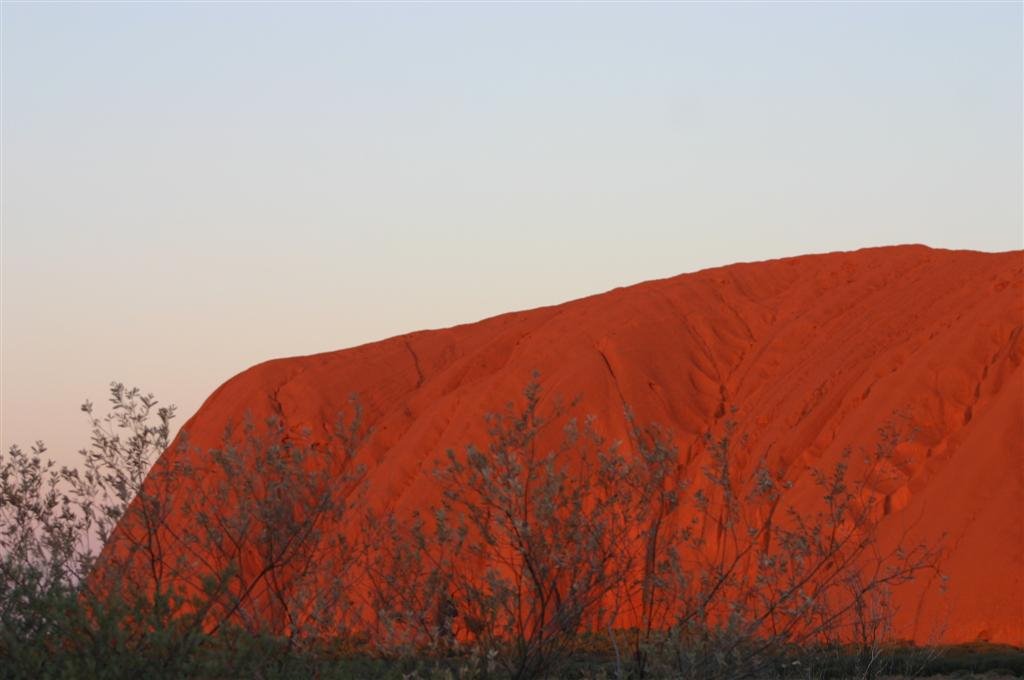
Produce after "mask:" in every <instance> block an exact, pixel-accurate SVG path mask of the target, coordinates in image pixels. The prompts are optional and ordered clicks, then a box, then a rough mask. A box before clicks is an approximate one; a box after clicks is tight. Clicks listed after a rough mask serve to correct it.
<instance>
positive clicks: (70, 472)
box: [0, 376, 938, 678]
mask: <svg viewBox="0 0 1024 680" xmlns="http://www.w3.org/2000/svg"><path fill="white" fill-rule="evenodd" d="M83 409H84V410H85V411H86V413H87V415H88V418H89V424H90V427H91V430H92V436H91V441H90V445H89V447H87V448H85V449H83V450H82V451H81V452H80V460H81V466H80V467H79V468H77V469H72V468H60V467H58V466H56V465H55V464H53V463H52V462H51V461H47V460H46V451H45V448H44V447H43V446H42V445H41V444H39V445H37V446H35V447H33V448H32V449H30V450H29V451H27V452H26V451H24V450H22V449H20V448H18V447H12V448H11V449H10V450H9V451H8V452H6V453H3V454H0V659H2V661H3V662H4V663H3V664H2V668H0V675H2V676H4V677H26V678H27V677H33V678H35V677H111V678H114V677H126V676H129V675H136V674H138V673H142V672H145V673H147V674H148V675H156V676H161V677H238V676H240V675H244V676H252V677H295V676H302V677H305V676H317V677H367V676H370V675H373V676H387V675H388V674H392V676H394V677H401V676H403V675H404V676H407V677H460V678H489V677H515V678H528V677H551V676H559V675H561V676H566V677H569V676H572V677H599V676H601V677H618V678H622V677H627V676H628V677H637V678H639V677H675V678H742V677H838V676H844V675H846V676H848V675H851V674H852V675H856V676H857V677H872V676H874V675H875V674H877V673H879V672H881V671H883V670H891V669H896V668H901V669H906V668H908V667H909V665H911V661H910V659H911V657H910V656H908V655H907V654H906V653H901V654H894V653H893V651H892V648H891V647H890V646H889V642H890V640H889V638H890V637H891V628H890V623H891V620H892V615H893V608H892V604H891V592H892V589H893V588H895V587H898V586H899V585H900V584H902V583H905V582H906V581H908V580H910V579H912V578H914V577H915V576H917V575H918V574H920V573H921V572H922V571H925V570H929V569H935V568H936V564H937V555H938V552H937V549H936V548H937V547H936V546H925V545H914V546H906V545H900V546H890V547H888V548H885V549H883V547H882V546H880V545H879V543H878V541H877V538H876V532H875V521H876V518H877V516H878V515H879V514H880V508H879V507H878V502H877V501H876V500H874V499H875V494H874V493H873V489H874V488H876V487H877V486H878V482H879V480H880V479H881V478H882V477H883V476H884V475H885V474H886V471H887V470H889V469H891V463H892V462H893V456H894V455H895V451H896V447H897V445H898V444H899V442H900V437H899V435H898V432H897V431H896V430H895V429H893V428H886V429H883V430H882V431H881V432H880V433H879V444H878V446H877V447H876V448H875V449H874V450H873V451H869V452H863V451H858V452H854V451H847V452H845V453H844V454H843V456H842V457H841V459H840V460H839V462H838V463H837V464H836V465H834V466H833V467H832V468H831V469H828V470H821V471H819V470H813V469H812V470H810V471H809V474H808V475H806V476H805V477H804V478H803V482H802V483H804V484H806V485H807V487H808V488H807V489H805V490H804V491H805V495H807V494H810V495H813V496H814V497H816V498H817V505H816V506H814V507H813V508H812V510H811V511H810V512H804V513H803V514H800V513H797V512H796V511H795V510H793V509H792V508H790V507H788V506H787V505H786V504H785V498H786V496H785V492H786V491H787V490H788V489H790V488H791V487H792V486H793V484H794V483H795V482H794V481H791V480H789V479H787V477H786V475H785V474H783V472H782V471H780V470H776V469H773V468H771V467H770V466H769V465H768V463H767V461H766V460H764V459H763V458H758V457H757V456H754V455H752V454H751V452H750V451H749V450H747V447H746V443H745V440H744V438H743V437H742V436H741V435H740V434H739V428H738V426H737V425H736V424H735V423H734V422H732V420H730V419H728V418H727V419H726V420H724V421H723V423H722V426H721V428H720V429H719V430H718V431H716V432H708V433H706V435H705V436H704V437H703V438H702V440H701V441H700V442H698V444H697V446H696V448H693V449H692V450H691V452H690V455H686V456H684V455H682V454H681V453H680V449H679V447H678V445H677V444H676V443H675V439H674V437H673V435H672V433H671V432H669V431H668V430H666V429H664V428H661V427H659V426H657V425H653V424H652V425H640V424H639V423H640V421H639V419H638V418H637V417H636V416H635V415H634V414H632V413H631V412H629V411H628V410H627V411H626V413H625V422H626V425H627V436H626V437H625V438H623V440H621V441H619V440H611V439H608V438H606V437H605V436H603V435H602V434H601V433H600V431H599V423H598V422H597V421H596V420H595V419H594V418H592V417H586V416H580V415H579V414H580V413H581V411H582V409H581V407H580V404H579V402H578V400H577V401H574V402H572V403H570V404H569V405H565V404H563V403H562V402H560V401H559V400H558V399H550V400H547V399H546V400H544V401H543V402H542V392H541V387H540V383H539V379H538V378H537V376H535V377H534V379H533V380H532V381H531V382H529V384H528V385H527V386H526V388H525V390H524V391H523V393H522V395H521V397H520V398H519V399H518V400H516V401H513V402H510V403H509V404H507V405H506V407H505V409H504V410H502V411H500V412H498V413H493V414H490V415H488V416H487V417H486V426H487V429H486V432H487V436H486V440H485V441H483V442H474V443H471V444H469V445H467V446H466V447H465V449H463V450H461V451H448V452H447V454H446V456H445V457H444V458H443V459H442V460H439V461H438V462H437V465H436V468H435V471H434V474H435V479H436V482H437V485H438V486H437V493H438V499H439V500H438V502H437V503H436V504H435V506H434V507H433V508H432V510H431V511H430V512H428V513H424V514H423V515H418V514H416V515H412V516H405V517H403V516H399V515H397V514H395V513H394V512H389V511H387V510H379V511H376V512H371V511H369V510H367V509H366V507H359V506H354V505H353V503H354V501H353V500H352V499H354V498H357V497H360V495H361V494H363V493H367V494H372V491H373V490H372V489H365V488H364V487H363V485H364V484H365V482H366V474H365V470H364V469H362V468H361V467H360V466H359V465H357V452H358V451H359V450H360V447H361V446H362V445H363V443H364V442H365V441H366V440H367V438H368V437H369V433H370V429H369V428H368V427H367V426H366V424H365V423H364V422H363V417H362V413H361V410H360V409H359V404H358V401H357V400H355V399H354V398H353V400H352V402H351V407H350V409H349V411H348V413H343V414H339V418H338V421H337V423H336V425H335V428H334V431H333V436H331V437H329V438H328V440H327V441H326V442H320V443H312V442H311V437H310V436H309V434H308V433H302V432H299V433H296V432H292V431H290V430H288V428H287V427H286V426H285V424H284V421H283V418H282V414H280V413H275V414H273V415H272V416H271V417H270V418H268V419H266V420H264V421H261V422H257V421H254V420H253V419H252V418H247V419H245V420H244V421H243V422H242V423H241V424H240V425H238V426H232V425H230V424H229V425H228V426H227V427H226V429H225V432H224V436H223V437H222V441H221V444H220V445H219V446H218V447H215V448H213V449H210V450H201V449H199V448H196V447H193V446H191V445H190V444H189V443H188V440H187V438H186V437H180V438H179V439H180V442H179V448H178V449H177V450H176V451H174V455H170V456H164V457H162V458H159V459H158V457H159V456H160V454H161V453H162V452H163V451H165V450H167V449H168V447H169V446H170V422H171V420H172V418H173V415H174V410H173V408H161V407H159V406H158V404H157V402H156V401H155V399H153V397H152V396H151V395H144V394H142V393H141V392H140V391H139V390H137V389H131V390H129V389H126V388H125V387H124V386H123V385H120V384H113V385H112V386H111V397H110V411H109V413H108V414H107V415H105V416H102V417H100V416H96V415H94V413H93V407H92V405H91V404H88V403H87V404H86V405H85V406H84V407H83ZM732 417H735V412H733V414H732ZM425 453H426V452H425ZM154 461H155V463H154ZM357 490H359V492H360V493H356V491H357ZM802 507H807V506H806V505H805V506H802ZM896 659H899V663H900V664H902V665H901V666H897V665H896V663H897V662H896V661H895V660H896ZM919 665H920V664H919ZM921 667H924V666H921ZM396 673H397V675H395V674H396Z"/></svg>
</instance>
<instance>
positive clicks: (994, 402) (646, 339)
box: [165, 246, 1024, 645]
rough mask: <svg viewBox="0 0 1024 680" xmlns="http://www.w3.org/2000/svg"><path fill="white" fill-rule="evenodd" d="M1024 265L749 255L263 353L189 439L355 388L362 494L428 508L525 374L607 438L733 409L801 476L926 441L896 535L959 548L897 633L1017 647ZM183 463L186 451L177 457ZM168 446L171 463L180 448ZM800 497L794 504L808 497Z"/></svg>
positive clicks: (211, 440) (910, 596)
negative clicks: (452, 462)
mask: <svg viewBox="0 0 1024 680" xmlns="http://www.w3.org/2000/svg"><path fill="white" fill-rule="evenodd" d="M1022 360H1024V253H1022V252H1020V251H1017V252H1008V253H995V254H990V253H979V252H970V251H942V250H932V249H929V248H926V247H923V246H898V247H889V248H874V249H866V250H860V251H856V252H848V253H830V254H825V255H811V256H801V257H794V258H788V259H782V260H774V261H767V262H757V263H749V264H735V265H731V266H727V267H719V268H714V269H708V270H704V271H700V272H696V273H691V274H684V275H681V276H677V277H674V278H669V279H663V280H658V281H651V282H647V283H642V284H639V285H635V286H630V287H627V288H620V289H615V290H612V291H609V292H607V293H604V294H601V295H595V296H592V297H588V298H584V299H580V300H575V301H572V302H567V303H565V304H560V305H556V306H552V307H545V308H540V309H533V310H529V311H522V312H514V313H510V314H504V315H501V316H497V317H494V318H490V319H486V320H483V321H480V322H477V323H472V324H467V325H463V326H457V327H454V328H448V329H443V330H432V331H423V332H417V333H410V334H408V335H404V336H400V337H395V338H391V339H388V340H383V341H380V342H375V343H371V344H367V345H363V346H360V347H355V348H351V349H345V350H340V351H336V352H329V353H325V354H318V355H313V356H305V357H294V358H287V359H279V360H274V361H269V362H267V363H264V364H260V365H258V366H255V367H253V368H251V369H249V370H247V371H245V372H243V373H241V374H240V375H238V376H235V377H234V378H232V379H231V380H229V381H228V382H227V383H225V384H224V385H223V386H222V387H220V388H219V389H218V390H217V391H216V392H215V393H214V394H213V395H211V396H210V397H209V399H208V400H207V401H206V403H205V404H204V405H203V407H202V408H201V409H200V410H199V412H198V413H197V414H196V415H195V416H194V417H193V418H192V419H191V420H189V421H188V423H187V424H186V425H185V427H184V430H186V431H187V432H188V434H189V437H190V441H191V442H192V443H193V444H194V445H199V446H215V445H216V444H217V442H218V439H219V437H220V435H221V432H222V430H223V426H224V423H225V421H227V420H229V419H235V420H237V419H238V418H239V417H240V416H241V415H242V414H243V413H244V412H245V411H247V410H249V411H252V412H253V413H255V414H265V413H270V412H274V411H276V412H279V413H280V414H281V415H282V416H283V417H284V420H285V422H286V424H287V426H288V428H289V429H290V430H293V431H296V432H298V431H301V430H303V429H307V428H308V430H309V431H310V432H311V433H312V434H311V435H310V436H311V437H312V438H313V439H314V440H316V439H317V438H324V437H326V434H327V433H328V432H329V430H330V426H331V423H332V422H333V421H334V417H335V414H336V413H337V412H338V411H339V409H342V408H343V407H345V404H346V398H347V397H348V395H350V394H351V393H358V395H359V396H360V399H361V401H362V404H363V406H364V408H365V412H366V421H367V422H368V423H369V424H370V425H372V427H373V431H374V433H373V436H372V437H371V438H370V440H369V441H368V443H367V445H366V446H365V447H364V449H363V450H362V451H361V452H360V454H359V459H360V462H362V463H363V464H365V465H366V466H367V467H368V486H367V488H369V489H371V490H372V491H371V493H372V498H370V499H368V502H370V503H372V504H375V505H378V506H380V507H388V508H393V509H396V510H398V511H400V512H408V511H412V510H416V509H426V507H427V506H429V503H430V502H431V499H433V498H435V491H434V488H433V480H432V477H431V475H430V469H431V463H432V461H434V460H435V459H436V458H437V457H438V456H439V454H441V453H443V452H444V450H445V449H447V448H461V447H462V446H463V445H465V444H466V443H467V442H469V441H473V440H479V438H480V436H481V434H482V431H483V430H482V426H481V415H482V414H483V413H484V412H486V411H491V410H495V409H497V408H498V407H500V406H501V405H502V404H503V403H504V402H505V401H507V400H508V399H509V398H511V397H512V396H514V395H516V394H518V393H519V392H520V391H521V390H522V387H523V385H524V384H525V383H526V381H527V380H528V379H529V377H530V375H531V373H532V372H533V371H539V372H540V374H541V375H542V377H543V385H544V389H545V393H546V394H561V395H566V396H577V395H578V396H580V397H581V399H582V404H583V405H584V408H585V409H586V411H587V412H590V413H593V414H595V415H596V416H597V418H598V421H599V422H600V423H602V424H603V425H604V428H605V431H606V432H608V433H611V434H612V435H616V436H621V434H622V433H623V432H624V422H623V405H624V404H628V405H630V407H631V408H632V409H633V410H634V411H635V412H636V413H638V414H640V415H641V417H642V418H643V419H645V420H650V421H657V422H659V423H661V424H662V425H665V426H667V427H668V428H670V429H671V430H672V432H673V433H674V434H675V436H676V438H677V441H678V442H679V445H680V446H681V447H683V448H684V449H685V448H686V447H687V446H690V445H692V444H693V443H694V442H696V441H697V440H698V438H699V437H701V435H702V434H703V433H704V432H707V431H708V430H709V429H712V428H714V427H715V426H716V423H718V422H719V420H720V419H721V418H722V416H723V414H724V413H726V412H727V411H730V410H731V409H733V408H735V409H736V411H735V414H734V415H733V416H732V417H733V418H735V419H736V420H737V421H738V422H739V423H740V426H741V428H742V429H743V431H745V432H746V433H747V434H748V436H749V440H748V441H749V447H750V448H751V450H755V451H761V452H765V453H767V455H768V457H769V459H770V460H771V461H772V463H773V464H774V465H777V466H783V467H786V468H787V469H789V470H790V472H791V474H793V475H795V476H799V475H800V474H802V472H803V471H804V470H805V469H806V468H807V466H809V465H818V464H820V465H828V464H830V463H831V462H834V461H835V460H837V457H838V456H839V454H840V452H841V451H842V449H843V448H844V447H847V446H852V447H855V448H856V447H870V446H873V444H874V442H875V440H876V438H877V430H878V428H879V427H880V426H882V425H884V424H886V423H888V422H893V419H896V420H898V421H899V424H900V426H901V427H906V428H909V430H911V431H912V432H913V440H912V441H910V442H908V443H905V444H903V445H901V447H900V460H901V463H900V465H899V466H898V468H897V469H896V470H895V471H894V475H893V478H892V480H890V483H887V484H886V485H885V488H879V489H876V491H877V492H878V493H879V494H880V495H881V496H883V497H884V513H885V514H884V517H882V519H881V521H880V528H881V531H882V534H883V536H886V535H887V536H890V537H892V536H896V535H900V534H903V533H904V532H907V535H908V537H909V538H910V539H911V540H925V541H933V540H937V538H938V537H939V536H940V535H945V536H946V541H947V546H948V550H947V554H946V557H945V561H944V571H945V573H946V574H947V575H948V577H949V582H948V589H947V591H946V592H945V593H939V592H937V591H936V590H935V589H933V590H932V591H930V594H927V595H922V593H923V592H924V589H923V586H924V584H921V585H918V586H915V587H911V588H904V589H902V590H900V591H899V593H898V601H897V604H898V605H899V614H898V619H897V634H898V635H900V636H902V637H905V638H914V639H917V640H918V641H927V640H929V636H930V635H931V634H932V632H933V631H934V630H935V625H936V624H937V623H939V622H942V628H941V639H942V640H944V641H946V642H966V641H973V640H977V639H986V640H991V641H996V642H1005V643H1012V644H1017V645H1024V519H1022V518H1024V367H1022ZM172 450H173V449H172ZM173 455H174V454H173V453H171V452H170V451H169V452H168V453H167V454H165V457H167V456H173ZM798 501H799V499H796V502H798Z"/></svg>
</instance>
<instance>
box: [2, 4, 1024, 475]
mask: <svg viewBox="0 0 1024 680" xmlns="http://www.w3.org/2000/svg"><path fill="white" fill-rule="evenodd" d="M1022 20H1024V17H1022V5H1021V4H1020V3H1012V2H1011V3H977V2H975V3H970V4H949V3H945V4H938V3H933V4H929V3H906V4H902V3H891V4H878V3H873V4H868V3H860V4H838V3H834V4H776V5H767V4H714V5H711V4H692V3H691V4H640V5H635V4H634V5H627V4H599V5H598V4H568V3H566V4H523V5H512V4H383V5H381V4H377V5H371V4H312V3H310V4H291V5H279V4H244V3H239V4H226V3H219V4H218V3H207V4H199V3H176V4H171V3H166V4H162V3H154V4H112V3H108V4H87V3H86V4H46V3H14V2H5V3H4V4H3V8H2V36H0V37H2V43H3V47H2V59H3V62H2V68H0V70H2V80H3V82H2V98H3V102H2V109H3V121H2V142H3V147H2V163H3V178H2V180H3V186H2V189H3V195H2V209H3V213H2V242H0V247H2V291H0V296H2V300H0V304H2V320H0V321H2V326H0V335H2V338H0V339H2V356H0V364H2V365H0V372H2V385H0V407H2V408H0V444H2V445H3V446H4V447H7V446H8V445H10V444H12V443H15V442H18V443H21V444H23V445H27V444H29V443H31V442H32V441H34V440H36V439H44V440H45V441H46V442H47V443H48V444H49V445H50V446H51V453H53V454H54V455H55V457H57V458H58V459H60V460H62V461H64V462H70V461H71V460H72V459H73V451H74V450H76V449H77V448H78V447H79V446H81V445H83V444H84V443H86V440H87V435H88V432H87V427H86V422H85V419H84V417H83V415H82V414H81V413H79V412H78V410H77V407H78V405H79V404H80V403H81V402H82V401H83V400H84V399H85V398H92V399H93V400H94V401H102V400H103V399H104V397H105V392H106V385H107V383H108V382H109V381H111V380H121V381H124V382H127V383H130V384H137V385H139V386H141V387H143V388H144V389H146V390H149V391H152V392H154V393H156V395H157V396H158V397H159V398H160V399H161V400H162V401H164V402H173V403H176V404H178V405H179V407H180V416H181V417H180V419H179V421H178V424H179V425H180V424H182V423H183V422H184V420H185V419H186V418H187V417H189V416H191V415H192V413H193V412H194V411H195V410H196V409H197V408H198V406H199V405H200V404H201V403H202V400H203V399H204V398H205V397H206V396H207V395H208V394H209V393H210V392H212V391H213V390H214V389H215V388H216V387H217V386H218V385H219V384H221V383H222V382H224V381H225V380H226V379H227V378H229V377H230V376H231V375H233V374H235V373H237V372H239V371H241V370H243V369H245V368H246V367H248V366H250V365H252V364H254V363H258V362H260V361H264V360H266V359H270V358H274V357H280V356H287V355H295V354H308V353H313V352H320V351H327V350H333V349H340V348H343V347H348V346H352V345H355V344H360V343H363V342H367V341H371V340H375V339H381V338H384V337H388V336H391V335H395V334H399V333H403V332H408V331H413V330H419V329H423V328H436V327H444V326H449V325H453V324H456V323H463V322H470V321H474V320H477V319H480V318H483V317H487V316H491V315H494V314H498V313H501V312H505V311H511V310H513V309H523V308H530V307H536V306H540V305H546V304H554V303H558V302H562V301H565V300H569V299H573V298H576V297H580V296H583V295H587V294H592V293H598V292H602V291H604V290H607V289H610V288H613V287H615V286H620V285H626V284H630V283H636V282H639V281H643V280H648V279H653V278H661V277H665V276H671V275H675V274H679V273H683V272H687V271H694V270H697V269H702V268H705V267H709V266H715V265H719V264H728V263H732V262H737V261H750V260H763V259H769V258H775V257H783V256H789V255H796V254H802V253H811V252H825V251H833V250H850V249H856V248H861V247H865V246H874V245H889V244H897V243H925V244H927V245H930V246H933V247H943V248H969V249H975V250H986V251H1002V250H1011V249H1020V248H1022V247H1024V235H1022V219H1024V216H1022V189H1021V187H1022V184H1024V176H1022V126H1024V122H1022V85H1021V83H1022V58H1024V57H1022Z"/></svg>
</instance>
